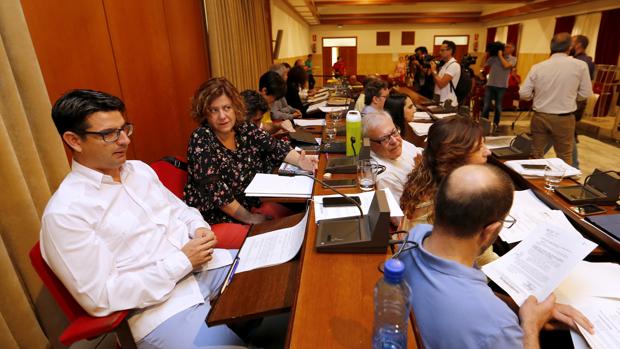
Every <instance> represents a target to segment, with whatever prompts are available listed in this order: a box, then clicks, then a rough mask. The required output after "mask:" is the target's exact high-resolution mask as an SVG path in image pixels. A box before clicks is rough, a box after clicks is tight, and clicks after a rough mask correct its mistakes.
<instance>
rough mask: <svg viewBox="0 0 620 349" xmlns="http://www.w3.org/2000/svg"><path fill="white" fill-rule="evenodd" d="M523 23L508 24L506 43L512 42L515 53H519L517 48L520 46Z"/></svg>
mask: <svg viewBox="0 0 620 349" xmlns="http://www.w3.org/2000/svg"><path fill="white" fill-rule="evenodd" d="M520 28H521V23H516V24H511V25H509V26H508V36H507V39H506V43H511V44H513V45H514V47H515V52H514V55H515V56H516V55H517V48H518V47H519V32H520Z"/></svg>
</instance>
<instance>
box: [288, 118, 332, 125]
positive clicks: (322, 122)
mask: <svg viewBox="0 0 620 349" xmlns="http://www.w3.org/2000/svg"><path fill="white" fill-rule="evenodd" d="M293 123H294V124H295V125H296V126H300V127H306V126H325V119H293Z"/></svg>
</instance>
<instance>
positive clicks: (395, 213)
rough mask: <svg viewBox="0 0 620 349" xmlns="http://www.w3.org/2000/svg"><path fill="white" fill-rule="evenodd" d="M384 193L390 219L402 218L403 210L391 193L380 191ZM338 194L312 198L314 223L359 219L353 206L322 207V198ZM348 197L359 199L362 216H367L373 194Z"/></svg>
mask: <svg viewBox="0 0 620 349" xmlns="http://www.w3.org/2000/svg"><path fill="white" fill-rule="evenodd" d="M382 190H383V191H384V192H385V197H386V199H387V203H388V206H389V208H390V217H402V216H404V215H405V214H404V213H403V210H402V209H401V208H400V206H399V205H398V202H397V201H396V199H395V198H394V195H392V192H391V191H390V189H389V188H385V189H382ZM339 196H340V195H339V194H334V195H316V196H314V198H313V199H314V221H315V222H316V223H318V222H319V221H322V220H325V219H334V218H344V217H359V215H360V211H359V210H358V209H357V207H355V206H342V207H325V206H323V198H327V197H339ZM348 196H357V197H359V198H360V201H361V202H362V204H361V205H360V206H362V212H364V214H368V211H370V205H371V204H372V200H373V198H374V196H375V192H374V190H373V191H367V192H363V193H359V194H351V195H348Z"/></svg>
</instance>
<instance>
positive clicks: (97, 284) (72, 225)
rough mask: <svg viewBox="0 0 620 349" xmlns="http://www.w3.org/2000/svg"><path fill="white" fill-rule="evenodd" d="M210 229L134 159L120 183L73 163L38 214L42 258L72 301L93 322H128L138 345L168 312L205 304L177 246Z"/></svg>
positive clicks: (198, 214)
mask: <svg viewBox="0 0 620 349" xmlns="http://www.w3.org/2000/svg"><path fill="white" fill-rule="evenodd" d="M200 227H209V225H208V224H207V223H205V222H204V220H203V219H202V215H201V214H200V212H198V210H196V209H194V208H190V207H188V206H187V205H185V203H183V202H182V201H181V200H179V199H178V198H177V197H176V196H175V195H174V194H172V193H171V192H170V191H169V190H168V189H166V188H165V187H164V186H163V185H162V184H161V182H160V181H159V179H158V178H157V175H156V174H155V172H154V171H153V170H152V169H151V168H150V167H149V166H148V165H146V164H145V163H143V162H140V161H127V162H126V163H125V164H124V165H123V167H122V170H121V183H117V182H114V180H113V179H112V177H110V176H107V175H104V174H102V173H100V172H97V171H95V170H92V169H90V168H87V167H85V166H83V165H81V164H79V163H78V162H76V161H73V165H72V170H71V172H70V173H69V174H68V175H67V177H65V179H64V180H63V182H62V183H61V185H60V187H59V188H58V190H57V191H56V192H55V193H54V195H53V196H52V198H51V199H50V201H49V203H48V204H47V207H46V208H45V212H44V213H43V218H42V225H41V253H42V254H43V258H44V259H45V260H46V261H47V263H48V265H49V266H50V267H51V269H52V270H53V271H54V273H55V274H56V275H57V276H58V278H59V279H60V280H61V281H62V283H63V284H64V285H65V287H67V289H68V290H69V292H71V294H72V295H73V297H74V298H75V300H76V301H77V302H78V303H79V304H80V305H81V306H82V307H83V308H84V309H85V310H86V311H87V312H88V313H89V314H92V315H94V316H105V315H108V314H110V313H112V312H115V311H118V310H123V309H136V308H138V309H141V311H137V312H136V313H135V315H132V316H131V318H129V326H130V328H131V331H132V333H133V336H134V339H135V340H136V341H138V340H140V339H142V338H143V337H144V336H146V335H147V334H148V333H149V332H151V331H152V330H153V329H155V328H156V327H157V326H159V325H160V324H161V323H162V322H164V321H165V320H166V319H168V318H170V317H171V316H173V315H174V314H176V313H178V312H180V311H182V310H184V309H187V308H188V307H190V306H192V305H195V304H199V303H202V302H204V297H203V296H202V294H201V292H200V289H199V287H198V283H197V282H196V279H195V278H194V276H193V275H191V274H190V272H191V271H192V265H191V263H190V261H189V259H188V258H187V257H186V256H185V254H184V253H183V252H182V251H181V248H182V247H183V245H185V243H187V242H188V241H189V239H190V238H191V237H192V236H193V234H194V232H195V230H196V229H198V228H200Z"/></svg>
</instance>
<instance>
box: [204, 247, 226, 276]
mask: <svg viewBox="0 0 620 349" xmlns="http://www.w3.org/2000/svg"><path fill="white" fill-rule="evenodd" d="M232 262H233V258H232V256H231V255H230V252H229V251H228V250H225V249H223V248H216V249H214V250H213V259H211V260H210V261H208V262H207V264H204V265H203V266H202V267H201V268H200V269H201V270H202V271H207V270H211V269H217V268H221V267H225V266H227V265H231V264H232Z"/></svg>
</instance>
